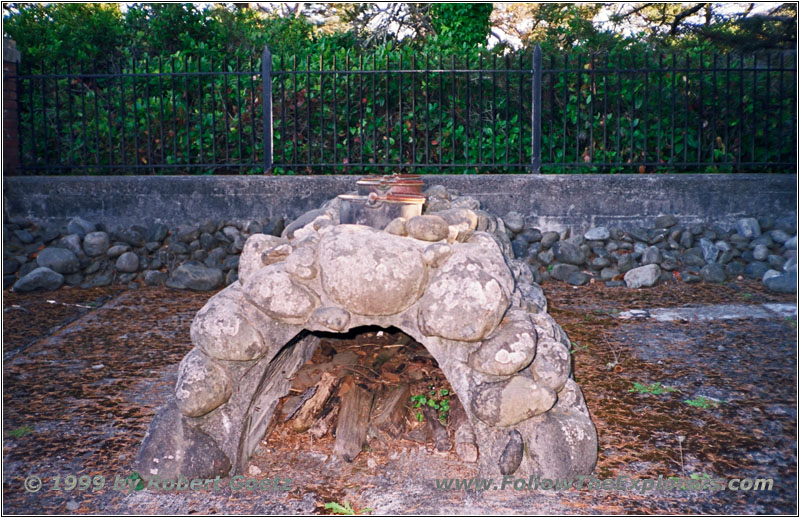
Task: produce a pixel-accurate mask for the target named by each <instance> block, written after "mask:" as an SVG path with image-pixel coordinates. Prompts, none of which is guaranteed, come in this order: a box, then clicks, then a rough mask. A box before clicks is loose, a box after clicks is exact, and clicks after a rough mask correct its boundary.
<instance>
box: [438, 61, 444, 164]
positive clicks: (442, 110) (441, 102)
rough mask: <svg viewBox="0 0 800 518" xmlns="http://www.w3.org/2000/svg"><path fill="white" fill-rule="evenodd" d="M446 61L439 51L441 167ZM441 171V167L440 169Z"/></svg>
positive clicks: (440, 160) (440, 158)
mask: <svg viewBox="0 0 800 518" xmlns="http://www.w3.org/2000/svg"><path fill="white" fill-rule="evenodd" d="M444 77H445V76H444V61H443V59H442V51H441V50H440V51H439V153H438V154H439V166H441V165H442V150H443V149H444V131H443V122H444ZM439 169H440V170H441V167H439Z"/></svg>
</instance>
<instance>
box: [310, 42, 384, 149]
mask: <svg viewBox="0 0 800 518" xmlns="http://www.w3.org/2000/svg"><path fill="white" fill-rule="evenodd" d="M387 59H388V57H387ZM324 67H325V63H324V59H323V56H322V55H321V54H320V56H319V99H320V101H319V102H320V105H319V140H320V143H319V162H320V163H321V164H324V163H325V74H323V73H322V70H323V68H324Z"/></svg>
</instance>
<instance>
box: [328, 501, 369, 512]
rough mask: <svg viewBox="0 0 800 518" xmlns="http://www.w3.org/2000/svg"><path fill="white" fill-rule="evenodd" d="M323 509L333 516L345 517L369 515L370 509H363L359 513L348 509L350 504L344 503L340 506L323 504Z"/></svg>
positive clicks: (332, 503) (337, 504) (331, 503)
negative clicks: (345, 515) (343, 515)
mask: <svg viewBox="0 0 800 518" xmlns="http://www.w3.org/2000/svg"><path fill="white" fill-rule="evenodd" d="M325 509H329V510H330V511H331V512H333V514H347V515H355V514H367V513H371V512H372V509H371V508H369V507H365V508H364V509H361V510H360V511H356V510H355V509H353V508H352V507H350V502H345V503H344V505H342V504H340V503H339V502H328V503H326V504H325Z"/></svg>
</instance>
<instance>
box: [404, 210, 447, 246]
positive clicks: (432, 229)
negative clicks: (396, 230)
mask: <svg viewBox="0 0 800 518" xmlns="http://www.w3.org/2000/svg"><path fill="white" fill-rule="evenodd" d="M406 232H408V235H409V236H411V237H413V238H414V239H419V240H421V241H441V240H442V239H445V238H447V236H448V234H449V232H450V229H449V225H448V224H447V221H445V220H444V219H443V218H440V217H439V216H435V215H425V216H414V217H413V218H411V219H409V220H408V221H406Z"/></svg>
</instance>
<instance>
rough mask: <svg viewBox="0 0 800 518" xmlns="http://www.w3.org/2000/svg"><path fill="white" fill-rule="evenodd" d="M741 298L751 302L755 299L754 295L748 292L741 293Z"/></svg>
mask: <svg viewBox="0 0 800 518" xmlns="http://www.w3.org/2000/svg"><path fill="white" fill-rule="evenodd" d="M739 296H740V297H742V298H743V299H747V300H750V299H752V298H753V294H752V293H748V292H744V293H740V294H739Z"/></svg>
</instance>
